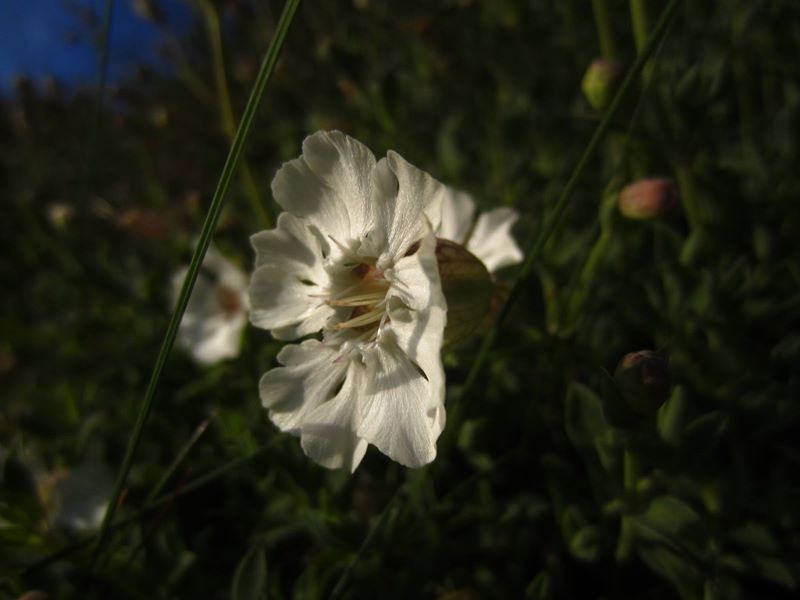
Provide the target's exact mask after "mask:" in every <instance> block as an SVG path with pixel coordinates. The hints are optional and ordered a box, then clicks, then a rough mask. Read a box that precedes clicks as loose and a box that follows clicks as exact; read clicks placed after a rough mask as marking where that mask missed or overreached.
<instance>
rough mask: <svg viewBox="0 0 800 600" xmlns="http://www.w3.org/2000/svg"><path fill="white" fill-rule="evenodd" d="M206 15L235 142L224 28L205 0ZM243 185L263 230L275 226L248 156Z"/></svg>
mask: <svg viewBox="0 0 800 600" xmlns="http://www.w3.org/2000/svg"><path fill="white" fill-rule="evenodd" d="M201 6H202V9H203V15H204V16H205V20H206V28H207V29H208V41H209V45H210V46H211V55H212V63H213V65H214V80H215V84H216V87H217V97H218V101H219V107H220V113H221V115H220V116H221V118H222V127H223V129H224V130H225V134H226V135H227V136H228V141H229V142H231V143H232V142H233V138H234V136H235V135H236V118H235V117H234V115H233V103H232V102H231V96H230V92H229V91H228V78H227V76H226V74H225V54H224V52H223V49H222V28H221V27H220V23H219V13H218V12H217V9H216V7H215V6H214V5H213V4H212V3H211V2H210V1H209V0H201ZM241 176H242V184H243V185H244V190H245V194H246V195H247V198H248V199H249V201H250V208H251V210H252V211H253V214H254V216H255V218H256V220H257V222H258V223H259V227H260V228H261V229H269V228H270V227H272V220H271V219H270V217H269V213H268V212H267V206H266V204H265V203H264V199H263V198H262V197H261V194H260V193H259V191H258V186H257V185H256V181H255V178H254V177H253V172H252V170H251V169H250V165H249V164H248V162H247V159H246V158H243V159H242V168H241Z"/></svg>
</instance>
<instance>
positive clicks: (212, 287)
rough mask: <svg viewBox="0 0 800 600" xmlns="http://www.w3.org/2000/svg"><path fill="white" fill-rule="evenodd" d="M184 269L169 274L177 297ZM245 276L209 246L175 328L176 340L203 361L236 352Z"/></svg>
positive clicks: (244, 300) (245, 305) (244, 310)
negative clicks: (184, 310)
mask: <svg viewBox="0 0 800 600" xmlns="http://www.w3.org/2000/svg"><path fill="white" fill-rule="evenodd" d="M186 271H187V269H185V268H184V269H181V270H180V271H179V272H177V273H175V275H173V277H172V297H173V299H174V300H176V299H177V297H178V294H179V293H180V290H181V286H182V285H183V280H184V278H185V277H186ZM247 308H248V299H247V276H246V275H245V274H244V273H243V272H242V271H241V270H240V269H239V268H238V267H237V266H236V265H234V264H233V263H232V262H230V261H229V260H227V259H226V258H225V257H224V256H222V254H220V253H219V252H218V251H217V250H216V249H215V248H214V247H209V249H208V252H206V257H205V259H204V260H203V266H202V268H201V269H200V274H199V275H198V277H197V281H196V282H195V286H194V289H193V290H192V295H191V297H190V298H189V304H188V305H187V307H186V312H185V313H184V314H183V320H182V321H181V325H180V329H178V344H180V345H181V346H182V347H183V348H185V349H186V350H188V351H189V352H190V353H191V354H192V356H193V357H194V359H195V360H196V361H197V362H199V363H201V364H204V365H209V364H213V363H215V362H217V361H220V360H224V359H226V358H234V357H235V356H237V355H238V354H239V349H240V347H241V343H242V330H243V329H244V326H245V324H246V323H247Z"/></svg>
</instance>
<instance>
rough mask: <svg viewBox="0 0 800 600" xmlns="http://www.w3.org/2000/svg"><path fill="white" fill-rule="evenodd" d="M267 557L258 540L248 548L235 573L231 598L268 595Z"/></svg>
mask: <svg viewBox="0 0 800 600" xmlns="http://www.w3.org/2000/svg"><path fill="white" fill-rule="evenodd" d="M266 589H267V557H266V555H265V554H264V546H263V544H262V543H261V542H258V543H257V544H256V545H255V546H253V547H252V548H250V550H248V552H247V554H245V555H244V558H242V560H241V561H239V565H238V566H237V567H236V572H235V573H234V575H233V583H232V584H231V598H232V599H233V600H261V599H262V598H265V597H266Z"/></svg>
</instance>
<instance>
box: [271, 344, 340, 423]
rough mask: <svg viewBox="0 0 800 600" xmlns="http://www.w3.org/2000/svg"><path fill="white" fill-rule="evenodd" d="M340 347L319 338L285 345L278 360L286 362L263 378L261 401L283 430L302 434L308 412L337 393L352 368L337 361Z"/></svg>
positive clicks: (273, 420) (282, 362) (272, 418)
mask: <svg viewBox="0 0 800 600" xmlns="http://www.w3.org/2000/svg"><path fill="white" fill-rule="evenodd" d="M338 355H339V349H338V348H335V347H331V346H328V345H326V344H323V343H321V342H319V341H318V340H306V341H305V342H303V343H302V344H293V345H289V346H284V347H283V349H282V350H281V351H280V352H279V353H278V362H279V363H281V364H282V365H284V366H283V367H278V368H275V369H272V370H271V371H267V373H266V374H265V375H264V376H263V377H262V378H261V382H260V384H259V393H260V395H261V402H262V404H263V405H264V407H265V408H267V409H269V418H270V419H271V420H272V422H273V423H275V425H277V426H278V427H279V428H280V429H281V431H288V432H291V433H294V434H296V435H299V433H300V430H301V428H302V426H303V424H304V422H305V419H306V415H307V414H308V413H309V412H310V411H312V410H313V409H314V408H316V407H317V406H319V405H320V404H322V403H323V402H325V401H328V400H330V399H331V398H333V396H334V392H335V391H336V388H337V387H338V386H339V385H340V384H341V383H342V380H343V379H344V376H345V372H346V370H347V367H348V361H347V360H337V358H338Z"/></svg>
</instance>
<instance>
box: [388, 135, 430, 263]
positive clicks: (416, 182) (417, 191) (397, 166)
mask: <svg viewBox="0 0 800 600" xmlns="http://www.w3.org/2000/svg"><path fill="white" fill-rule="evenodd" d="M444 193H445V186H444V185H443V184H441V183H440V182H438V181H436V180H435V179H434V178H433V177H431V176H430V175H428V174H427V173H426V172H425V171H422V170H420V169H418V168H417V167H415V166H413V165H412V164H410V163H408V162H407V161H406V160H405V159H404V158H403V157H402V156H400V155H399V154H397V153H396V152H393V151H391V150H390V151H389V152H388V153H387V155H386V158H385V159H381V160H380V161H379V162H378V165H377V166H376V168H375V194H376V197H375V199H374V200H373V202H374V205H375V207H376V215H375V225H376V228H377V230H378V231H384V232H386V241H385V247H384V248H383V252H382V254H381V255H380V256H379V257H378V258H379V260H378V267H379V268H386V267H387V266H390V265H391V264H392V263H393V262H394V261H396V260H398V259H400V258H402V256H403V255H404V254H405V253H406V252H407V251H408V250H409V248H410V247H411V246H412V244H414V242H417V241H419V240H420V238H422V237H423V236H424V235H425V233H426V232H427V231H428V230H429V229H432V230H435V229H436V228H438V227H439V223H440V221H441V214H442V198H443V196H444Z"/></svg>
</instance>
